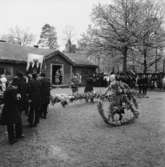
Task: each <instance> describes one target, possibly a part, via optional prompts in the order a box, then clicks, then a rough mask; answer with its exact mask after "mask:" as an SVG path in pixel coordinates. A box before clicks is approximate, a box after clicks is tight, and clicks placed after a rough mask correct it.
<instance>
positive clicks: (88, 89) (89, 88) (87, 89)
mask: <svg viewBox="0 0 165 167" xmlns="http://www.w3.org/2000/svg"><path fill="white" fill-rule="evenodd" d="M92 91H93V79H92V78H89V79H87V81H86V85H85V89H84V93H86V92H92Z"/></svg>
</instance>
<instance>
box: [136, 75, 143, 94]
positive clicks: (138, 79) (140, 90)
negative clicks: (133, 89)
mask: <svg viewBox="0 0 165 167" xmlns="http://www.w3.org/2000/svg"><path fill="white" fill-rule="evenodd" d="M137 85H138V89H139V94H142V90H143V79H142V76H141V75H139V76H138V78H137Z"/></svg>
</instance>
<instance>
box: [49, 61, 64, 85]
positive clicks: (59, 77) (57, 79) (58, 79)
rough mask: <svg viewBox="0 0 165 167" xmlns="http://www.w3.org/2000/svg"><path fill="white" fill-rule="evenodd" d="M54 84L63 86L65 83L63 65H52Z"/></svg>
mask: <svg viewBox="0 0 165 167" xmlns="http://www.w3.org/2000/svg"><path fill="white" fill-rule="evenodd" d="M51 71H52V78H51V79H52V84H54V85H61V84H62V82H63V65H62V64H52V70H51Z"/></svg>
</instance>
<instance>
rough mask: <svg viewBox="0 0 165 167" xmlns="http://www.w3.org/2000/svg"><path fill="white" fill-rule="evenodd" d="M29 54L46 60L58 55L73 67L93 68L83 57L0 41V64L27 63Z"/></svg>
mask: <svg viewBox="0 0 165 167" xmlns="http://www.w3.org/2000/svg"><path fill="white" fill-rule="evenodd" d="M29 53H34V54H41V55H44V56H45V58H46V59H48V58H50V57H52V56H54V55H56V54H59V55H61V56H62V57H63V58H64V59H65V60H66V61H68V62H69V63H70V64H72V65H74V66H95V67H96V65H94V64H92V63H91V62H89V61H88V60H87V57H85V55H78V54H69V53H62V52H60V51H58V50H53V49H41V48H35V47H22V46H19V45H14V44H9V43H7V42H2V41H0V62H2V61H3V62H18V63H19V62H21V63H23V62H24V63H25V62H26V61H27V55H28V54H29Z"/></svg>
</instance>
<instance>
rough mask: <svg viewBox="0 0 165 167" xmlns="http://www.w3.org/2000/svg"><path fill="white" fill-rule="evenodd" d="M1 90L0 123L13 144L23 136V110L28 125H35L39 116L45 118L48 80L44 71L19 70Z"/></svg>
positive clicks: (48, 93)
mask: <svg viewBox="0 0 165 167" xmlns="http://www.w3.org/2000/svg"><path fill="white" fill-rule="evenodd" d="M6 83H7V82H6ZM1 85H2V84H1ZM2 91H3V104H4V106H3V109H2V113H1V124H2V125H6V126H7V132H8V140H9V143H10V144H14V143H15V142H16V141H17V140H18V139H20V138H23V137H24V135H23V128H22V112H23V111H24V112H25V114H26V115H27V117H28V123H29V127H36V126H37V125H38V123H39V121H40V118H45V119H46V116H47V107H48V104H49V99H50V82H49V80H48V79H47V78H46V77H45V74H44V73H41V74H40V75H39V74H37V73H33V74H28V75H23V74H22V73H21V72H19V73H17V75H16V76H15V77H14V78H13V79H12V80H11V81H10V82H8V84H6V89H5V90H2Z"/></svg>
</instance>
